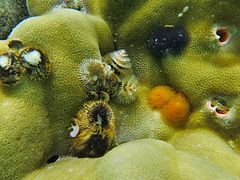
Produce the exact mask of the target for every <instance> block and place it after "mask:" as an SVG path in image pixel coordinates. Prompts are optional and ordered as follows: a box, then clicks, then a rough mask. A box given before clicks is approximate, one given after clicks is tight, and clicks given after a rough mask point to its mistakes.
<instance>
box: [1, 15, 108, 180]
mask: <svg viewBox="0 0 240 180" xmlns="http://www.w3.org/2000/svg"><path fill="white" fill-rule="evenodd" d="M29 27H31V29H29ZM79 32H80V33H79ZM103 32H104V33H103ZM13 39H18V40H20V41H21V42H22V43H23V45H24V46H25V47H33V48H36V49H41V51H42V52H44V53H45V55H46V56H47V57H48V59H49V61H50V63H51V67H52V69H51V73H50V76H49V77H48V78H47V80H42V81H41V80H40V81H32V80H29V79H27V78H24V77H23V78H22V79H21V80H20V81H19V82H18V83H17V84H16V85H10V86H4V85H1V91H0V92H1V114H2V115H1V123H0V125H1V132H0V137H1V141H0V152H1V153H0V154H1V159H0V162H1V166H0V172H4V173H0V179H6V178H19V177H22V176H23V175H24V174H25V173H26V172H29V171H31V170H32V169H35V168H37V167H39V166H40V165H42V164H44V163H45V162H46V161H47V159H48V158H50V157H51V156H52V155H61V154H66V153H68V151H69V149H70V143H69V131H68V128H69V127H70V125H71V122H72V121H71V120H72V118H73V117H74V116H75V113H76V112H77V111H78V110H79V109H80V107H81V105H82V104H83V102H84V101H85V100H86V96H85V93H84V92H83V89H82V85H81V83H80V81H79V78H78V72H77V67H78V65H79V63H80V62H81V60H82V59H85V58H88V57H89V56H91V57H99V56H100V55H101V53H103V54H105V53H107V52H110V51H112V39H111V34H110V32H109V30H108V27H107V25H106V24H105V23H104V21H102V20H101V19H99V18H96V17H93V16H89V15H87V16H86V15H83V14H82V13H80V12H77V11H74V10H60V11H57V12H55V13H50V14H48V15H45V16H39V17H34V18H29V19H28V20H26V21H24V22H23V23H21V24H19V26H18V27H16V28H15V29H14V31H13V32H12V33H11V35H10V37H9V39H8V40H7V41H1V45H0V46H1V48H0V49H1V52H0V53H1V54H5V53H6V52H8V51H10V50H12V49H10V48H9V47H8V46H7V44H9V42H11V41H12V40H13Z"/></svg>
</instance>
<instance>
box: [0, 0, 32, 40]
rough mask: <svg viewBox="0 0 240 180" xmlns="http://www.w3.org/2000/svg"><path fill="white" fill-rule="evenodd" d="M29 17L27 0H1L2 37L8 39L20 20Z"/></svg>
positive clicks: (0, 25) (0, 23) (0, 29)
mask: <svg viewBox="0 0 240 180" xmlns="http://www.w3.org/2000/svg"><path fill="white" fill-rule="evenodd" d="M27 17H28V12H27V7H26V1H25V0H17V1H16V0H1V3H0V39H6V38H7V36H8V35H9V33H10V32H11V31H12V28H14V27H15V26H16V25H17V24H18V23H19V22H20V21H22V20H23V19H25V18H27Z"/></svg>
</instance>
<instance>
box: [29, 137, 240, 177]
mask: <svg viewBox="0 0 240 180" xmlns="http://www.w3.org/2000/svg"><path fill="white" fill-rule="evenodd" d="M195 140H196V141H198V140H197V139H195ZM208 140H210V142H213V141H214V140H217V141H221V140H220V139H218V138H217V137H216V138H212V137H211V136H210V138H208ZM180 141H181V140H180ZM203 144H204V143H203ZM201 145H202V142H201V141H199V146H201ZM216 147H217V149H216V150H215V152H217V153H218V154H219V156H217V157H216V158H217V159H218V160H219V161H223V162H227V159H225V160H221V159H222V155H224V152H222V151H221V148H226V149H228V148H229V147H227V145H226V144H224V143H222V144H221V143H218V144H217V145H216ZM192 149H193V148H192ZM203 149H205V150H207V147H205V146H204V147H203ZM229 152H230V154H231V155H233V154H235V153H234V152H231V151H229ZM206 153H207V151H206ZM237 158H239V156H237ZM236 161H237V159H236ZM235 163H236V162H234V161H231V162H228V164H229V165H232V166H234V165H235ZM236 170H237V168H235V169H234V170H230V171H227V170H226V169H224V168H222V167H221V166H218V164H215V163H213V162H212V161H210V160H209V159H208V158H205V157H198V156H196V155H195V154H193V153H189V152H186V151H181V150H178V148H174V147H173V146H172V145H171V144H169V143H166V142H164V141H160V140H154V139H148V140H147V139H142V140H136V141H132V142H128V143H125V144H122V145H120V146H118V147H116V148H114V149H113V150H111V151H110V152H108V153H107V154H106V155H105V156H104V157H102V158H97V159H76V158H64V159H61V160H59V161H58V162H56V163H53V164H50V165H48V166H46V167H44V168H42V169H40V170H37V171H35V172H33V173H32V174H30V175H28V176H27V177H26V178H25V179H55V178H60V179H69V178H70V179H79V178H81V179H238V177H237V174H238V171H236Z"/></svg>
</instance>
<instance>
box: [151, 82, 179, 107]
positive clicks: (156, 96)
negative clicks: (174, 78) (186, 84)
mask: <svg viewBox="0 0 240 180" xmlns="http://www.w3.org/2000/svg"><path fill="white" fill-rule="evenodd" d="M173 96H175V92H174V91H173V90H172V88H170V87H168V86H164V85H161V86H156V87H154V88H153V89H151V91H150V93H149V95H148V101H149V103H150V105H151V106H152V107H153V108H157V109H161V108H162V107H163V106H164V105H166V104H168V103H169V101H170V100H171V99H172V97H173Z"/></svg>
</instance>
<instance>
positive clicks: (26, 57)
mask: <svg viewBox="0 0 240 180" xmlns="http://www.w3.org/2000/svg"><path fill="white" fill-rule="evenodd" d="M20 59H21V65H22V66H23V68H25V70H26V75H27V76H28V77H30V78H31V79H35V80H41V79H45V78H47V77H48V74H49V72H50V69H51V67H50V63H49V62H48V59H47V57H46V55H45V54H44V53H43V52H42V51H40V50H37V49H34V48H24V49H22V50H20Z"/></svg>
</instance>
